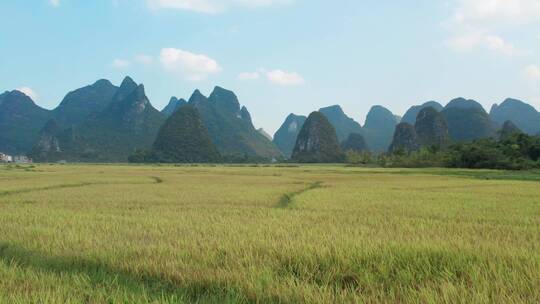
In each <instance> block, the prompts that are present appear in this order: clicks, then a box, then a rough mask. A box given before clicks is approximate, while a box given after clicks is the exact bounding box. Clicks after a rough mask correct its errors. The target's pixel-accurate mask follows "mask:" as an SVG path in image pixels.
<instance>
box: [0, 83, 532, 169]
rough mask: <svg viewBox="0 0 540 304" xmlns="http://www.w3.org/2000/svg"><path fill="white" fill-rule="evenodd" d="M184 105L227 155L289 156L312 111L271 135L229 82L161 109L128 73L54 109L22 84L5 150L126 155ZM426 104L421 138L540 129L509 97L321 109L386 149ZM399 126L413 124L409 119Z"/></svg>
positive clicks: (10, 106) (5, 105) (8, 116)
mask: <svg viewBox="0 0 540 304" xmlns="http://www.w3.org/2000/svg"><path fill="white" fill-rule="evenodd" d="M185 105H192V106H193V107H194V108H195V109H196V110H197V112H198V113H199V114H200V117H201V119H202V122H203V124H204V127H205V128H206V130H207V133H208V135H209V137H210V138H211V140H212V143H213V144H214V145H215V147H216V149H217V150H218V151H219V153H220V154H221V156H222V157H223V158H224V159H229V160H244V161H245V160H263V159H266V160H269V159H273V158H281V157H284V158H289V157H291V155H292V153H293V150H294V147H295V145H296V144H297V138H298V135H299V133H300V131H301V129H302V127H303V125H304V124H305V122H306V119H307V118H306V116H302V115H296V114H290V115H288V116H287V118H286V119H285V121H284V123H283V124H282V125H281V127H280V128H279V129H278V130H277V132H276V133H275V134H274V137H273V139H271V138H270V136H269V135H268V134H267V133H266V132H264V130H262V129H257V128H255V126H254V125H253V122H252V119H251V114H250V113H249V111H248V109H247V108H246V107H245V106H241V104H240V102H239V100H238V98H237V96H236V95H235V94H234V92H232V91H229V90H226V89H224V88H221V87H215V88H214V90H213V91H212V93H211V94H210V95H209V96H208V97H207V96H205V95H203V94H202V93H201V92H200V91H198V90H195V91H194V93H193V94H192V95H191V97H190V98H189V100H185V99H182V98H177V97H171V99H170V101H169V103H168V105H167V106H166V107H165V108H163V110H161V111H158V110H157V109H156V108H154V107H153V106H152V104H151V103H150V101H149V99H148V97H147V96H146V93H145V88H144V86H143V85H142V84H137V83H136V82H135V81H134V80H133V79H131V78H130V77H126V78H125V79H124V80H123V81H122V83H121V84H120V86H115V85H113V84H112V83H111V82H110V81H108V80H103V79H102V80H98V81H97V82H95V83H93V84H91V85H88V86H85V87H83V88H80V89H77V90H74V91H72V92H69V93H68V94H67V95H66V96H65V97H64V99H63V100H62V101H61V102H60V104H59V105H58V106H57V107H56V108H55V109H53V110H47V109H43V108H41V107H39V106H38V105H36V104H35V103H34V101H33V100H32V99H31V98H30V97H28V96H27V95H25V94H24V93H21V92H19V91H17V90H14V91H10V92H5V93H3V94H0V151H1V152H4V153H8V154H29V155H30V156H31V157H33V158H34V159H35V160H37V161H57V160H68V161H82V162H125V161H127V159H128V157H129V156H130V155H132V154H133V153H134V152H135V151H138V150H145V149H149V148H151V147H152V145H153V143H154V142H155V140H156V137H157V134H158V131H159V130H160V128H161V127H162V126H163V125H164V123H165V121H166V120H167V118H168V117H171V116H172V115H173V114H174V113H175V112H177V111H178V109H180V108H181V107H183V106H185ZM426 108H430V109H431V110H430V112H429V113H430V116H429V117H428V118H429V119H428V120H427V121H428V122H429V123H426V124H427V125H428V128H427V129H420V131H421V132H420V133H419V135H418V136H419V140H420V141H422V140H423V139H422V138H423V137H422V136H424V135H422V134H423V133H422V132H427V133H425V134H430V133H429V132H431V131H430V130H431V129H429V126H431V125H437V126H445V127H447V128H448V137H449V141H452V142H459V141H471V140H474V139H478V138H484V137H493V136H496V135H497V131H498V130H500V129H501V127H502V126H503V124H504V123H505V122H507V121H511V122H512V123H513V124H514V125H515V126H516V127H517V128H519V129H521V130H523V131H524V132H526V133H529V134H532V135H535V134H538V133H540V113H539V112H538V111H537V110H536V109H535V108H534V107H532V106H531V105H529V104H527V103H525V102H523V101H520V100H517V99H510V98H509V99H507V100H505V101H504V102H502V103H501V104H500V105H493V107H492V108H491V111H490V112H489V113H488V112H486V111H485V110H484V108H483V107H482V106H481V105H480V104H479V103H478V102H476V101H474V100H468V99H465V98H457V99H454V100H452V101H450V102H449V103H448V104H447V105H446V106H444V107H443V106H442V105H441V104H440V103H438V102H435V101H429V102H426V103H423V104H420V105H415V106H412V107H411V108H410V109H409V110H408V111H407V112H406V113H405V114H404V115H403V118H402V119H400V118H399V116H397V115H395V114H394V113H392V112H391V111H390V110H388V109H386V108H384V107H382V106H378V105H377V106H373V107H372V108H371V110H370V111H369V113H368V114H367V116H366V119H365V124H364V125H363V126H362V125H361V124H360V123H358V122H357V121H355V120H354V118H352V117H349V116H347V114H345V112H344V111H343V109H342V108H341V107H340V106H339V105H333V106H329V107H325V108H321V109H319V111H318V112H319V113H320V114H322V115H324V117H325V118H326V120H327V121H328V122H329V123H330V124H331V125H332V126H333V128H334V130H335V133H336V138H337V140H338V143H339V144H340V145H343V146H344V147H346V146H347V143H346V142H347V140H348V139H349V137H351V135H353V136H352V137H351V139H354V141H355V142H357V143H358V144H356V146H359V147H361V150H370V151H373V152H385V151H387V150H388V148H389V147H390V144H391V143H392V141H393V139H394V137H395V136H394V135H395V131H396V126H397V125H398V124H399V123H407V124H409V125H412V126H414V125H415V123H416V119H417V116H418V115H419V113H421V112H422V111H423V110H425V109H426ZM433 111H435V112H437V113H440V115H438V116H437V115H434V113H433ZM430 117H431V118H430ZM430 124H431V125H430ZM401 130H403V132H405V133H407V132H409V133H410V132H412V131H411V130H412V129H411V128H410V127H405V126H402V127H401ZM405 133H404V134H405ZM411 136H412V135H411ZM441 136H442V135H441Z"/></svg>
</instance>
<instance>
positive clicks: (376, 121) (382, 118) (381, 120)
mask: <svg viewBox="0 0 540 304" xmlns="http://www.w3.org/2000/svg"><path fill="white" fill-rule="evenodd" d="M381 125H384V126H385V127H389V126H391V129H392V130H393V129H394V127H395V125H396V118H395V117H394V114H393V113H392V112H391V111H390V110H388V109H387V108H385V107H383V106H379V105H376V106H373V107H371V109H370V110H369V112H368V114H367V116H366V124H365V126H364V128H368V129H370V128H378V127H379V126H381Z"/></svg>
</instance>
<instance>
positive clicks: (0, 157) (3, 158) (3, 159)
mask: <svg viewBox="0 0 540 304" xmlns="http://www.w3.org/2000/svg"><path fill="white" fill-rule="evenodd" d="M12 161H13V157H11V155H7V154H4V153H2V152H0V163H11V162H12Z"/></svg>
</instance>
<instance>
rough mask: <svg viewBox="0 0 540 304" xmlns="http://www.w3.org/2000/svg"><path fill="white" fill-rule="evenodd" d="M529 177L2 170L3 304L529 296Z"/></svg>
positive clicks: (533, 185) (532, 215) (533, 258)
mask: <svg viewBox="0 0 540 304" xmlns="http://www.w3.org/2000/svg"><path fill="white" fill-rule="evenodd" d="M537 177H538V172H502V171H468V170H445V169H425V170H424V169H422V170H419V169H410V170H404V169H373V168H371V169H362V168H351V167H342V166H283V167H273V166H260V167H250V166H127V165H117V166H113V165H84V166H83V165H81V166H79V165H66V166H59V165H35V166H32V167H29V166H19V167H15V166H11V167H9V166H0V210H1V212H0V303H269V302H278V303H379V302H384V303H419V302H420V303H538V302H540V288H538V286H540V199H539V197H540V184H539V182H538V178H537Z"/></svg>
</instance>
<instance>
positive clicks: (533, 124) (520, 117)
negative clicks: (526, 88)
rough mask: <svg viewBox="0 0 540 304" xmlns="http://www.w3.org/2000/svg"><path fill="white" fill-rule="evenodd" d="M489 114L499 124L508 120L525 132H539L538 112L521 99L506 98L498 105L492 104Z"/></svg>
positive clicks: (539, 114)
mask: <svg viewBox="0 0 540 304" xmlns="http://www.w3.org/2000/svg"><path fill="white" fill-rule="evenodd" d="M489 116H490V117H491V119H492V120H493V121H494V122H495V123H497V124H498V125H499V126H501V125H502V124H503V123H504V122H506V121H508V120H510V121H512V122H513V123H514V124H515V125H516V126H517V127H518V128H520V129H521V130H523V131H524V132H525V133H528V134H531V135H534V134H536V133H537V132H540V113H539V112H538V111H537V110H536V109H535V108H534V107H533V106H531V105H529V104H527V103H525V102H523V101H521V100H517V99H512V98H508V99H506V100H505V101H504V102H503V103H502V104H501V105H499V106H498V105H493V107H492V108H491V111H490V113H489Z"/></svg>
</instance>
